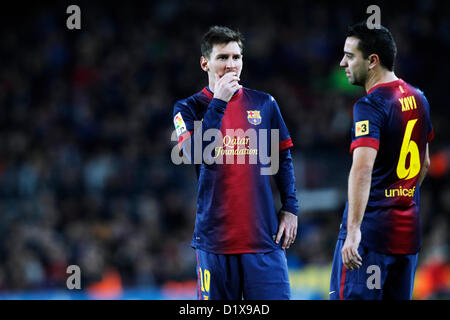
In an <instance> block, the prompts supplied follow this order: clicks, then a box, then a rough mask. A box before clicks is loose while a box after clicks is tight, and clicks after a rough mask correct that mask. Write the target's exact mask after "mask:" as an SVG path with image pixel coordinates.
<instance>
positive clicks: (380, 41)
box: [347, 22, 397, 71]
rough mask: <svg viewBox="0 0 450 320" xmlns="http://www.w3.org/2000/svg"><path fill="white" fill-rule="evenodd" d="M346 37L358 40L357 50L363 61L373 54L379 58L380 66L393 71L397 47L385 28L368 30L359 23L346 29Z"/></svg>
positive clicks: (364, 25)
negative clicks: (360, 53)
mask: <svg viewBox="0 0 450 320" xmlns="http://www.w3.org/2000/svg"><path fill="white" fill-rule="evenodd" d="M378 27H379V28H378ZM347 37H355V38H357V39H359V42H358V49H359V50H360V51H361V52H362V54H363V57H364V59H367V57H368V56H369V55H371V54H374V53H375V54H377V55H378V57H379V58H380V64H381V65H383V66H384V67H385V68H387V69H388V70H389V71H392V70H394V61H395V57H396V56H397V45H396V44H395V41H394V37H392V34H391V32H390V31H389V30H388V29H387V28H385V27H383V26H381V25H380V26H377V28H374V29H369V28H368V27H367V24H366V22H360V23H357V24H355V25H353V26H350V27H349V28H348V32H347Z"/></svg>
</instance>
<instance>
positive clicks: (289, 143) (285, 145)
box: [280, 138, 294, 151]
mask: <svg viewBox="0 0 450 320" xmlns="http://www.w3.org/2000/svg"><path fill="white" fill-rule="evenodd" d="M293 146H294V144H293V143H292V139H291V138H287V139H285V140H283V141H281V142H280V151H283V150H286V149H289V148H292V147H293Z"/></svg>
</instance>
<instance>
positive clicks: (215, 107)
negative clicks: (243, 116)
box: [183, 98, 227, 163]
mask: <svg viewBox="0 0 450 320" xmlns="http://www.w3.org/2000/svg"><path fill="white" fill-rule="evenodd" d="M226 106H227V102H225V101H223V100H220V99H215V98H213V99H212V100H211V102H210V104H209V105H208V108H207V110H206V113H205V115H204V117H203V120H202V122H201V137H200V139H195V137H196V135H195V133H196V130H198V129H200V126H198V125H196V124H195V123H194V131H193V135H191V137H190V139H189V140H188V141H186V142H187V143H184V144H183V153H184V154H185V155H186V156H187V157H188V159H190V161H191V163H192V161H193V160H195V152H196V150H197V149H198V151H200V152H199V153H198V156H197V157H199V159H202V155H203V151H204V150H205V148H206V146H207V145H208V144H209V143H210V142H209V141H205V140H204V139H203V136H204V134H205V132H206V131H207V130H209V129H216V130H219V129H220V127H221V125H222V118H223V116H224V114H225V110H226ZM197 128H198V129H197ZM197 140H198V141H197ZM196 141H197V142H200V144H201V146H200V148H198V146H197V145H196Z"/></svg>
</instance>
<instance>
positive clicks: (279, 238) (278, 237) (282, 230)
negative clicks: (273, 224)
mask: <svg viewBox="0 0 450 320" xmlns="http://www.w3.org/2000/svg"><path fill="white" fill-rule="evenodd" d="M283 232H284V224H280V226H279V227H278V233H277V238H276V239H275V242H276V243H277V244H278V243H280V240H281V236H282V235H283Z"/></svg>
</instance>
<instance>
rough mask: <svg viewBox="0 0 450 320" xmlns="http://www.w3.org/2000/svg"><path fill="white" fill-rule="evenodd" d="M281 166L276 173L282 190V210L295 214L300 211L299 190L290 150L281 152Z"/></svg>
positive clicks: (277, 181) (276, 180)
mask: <svg viewBox="0 0 450 320" xmlns="http://www.w3.org/2000/svg"><path fill="white" fill-rule="evenodd" d="M279 163H280V168H279V170H278V172H277V174H276V175H275V177H274V178H275V182H276V184H277V187H278V190H279V191H280V199H281V203H282V208H281V210H284V211H288V212H290V213H293V214H297V212H298V201H297V190H296V189H295V176H294V165H293V164H292V157H291V153H290V150H289V149H287V150H283V151H281V152H280V159H279Z"/></svg>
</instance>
